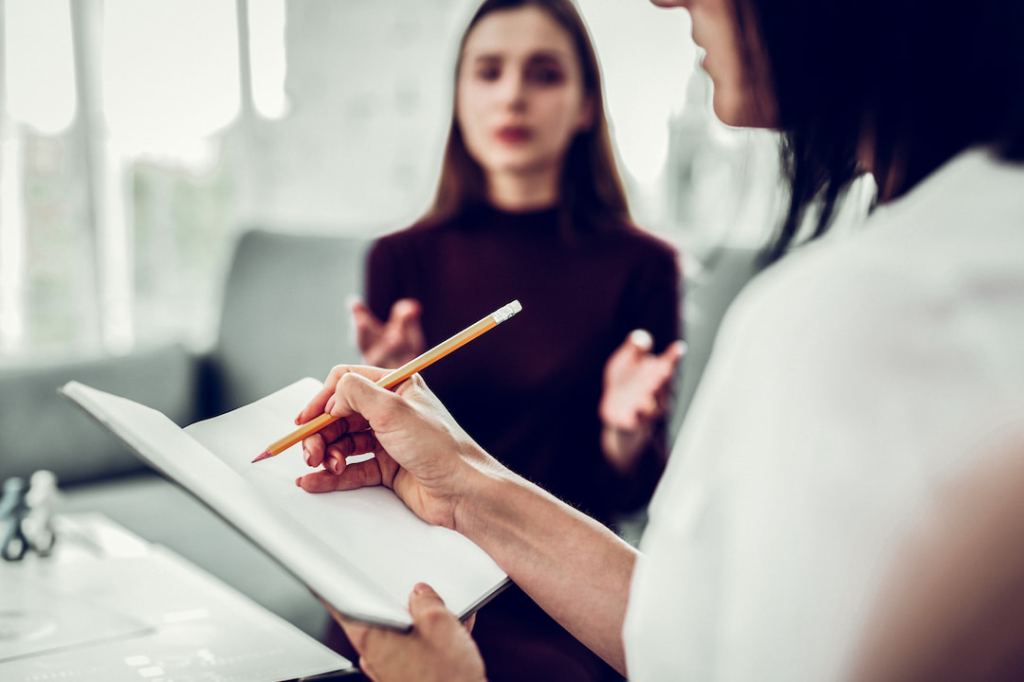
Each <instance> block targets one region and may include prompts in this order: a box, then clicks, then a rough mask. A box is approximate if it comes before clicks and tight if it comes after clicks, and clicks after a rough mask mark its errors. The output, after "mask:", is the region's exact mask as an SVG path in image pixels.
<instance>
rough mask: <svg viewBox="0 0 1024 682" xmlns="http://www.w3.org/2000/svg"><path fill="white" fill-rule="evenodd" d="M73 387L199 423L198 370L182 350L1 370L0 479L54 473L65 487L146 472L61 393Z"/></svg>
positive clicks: (173, 348)
mask: <svg viewBox="0 0 1024 682" xmlns="http://www.w3.org/2000/svg"><path fill="white" fill-rule="evenodd" d="M72 379H74V380H77V381H80V382H82V383H85V384H89V385H90V386H94V387H96V388H99V389H102V390H104V391H110V392H111V393H116V394H118V395H123V396H125V397H127V398H131V399H132V400H136V401H138V402H140V403H142V404H144V405H148V406H150V407H153V408H155V409H157V410H160V411H161V412H163V413H164V414H166V415H167V416H168V417H170V418H171V419H172V420H174V421H175V422H176V423H178V424H182V425H184V424H187V423H189V422H190V421H192V420H193V418H194V416H195V412H194V397H195V393H196V365H195V361H194V359H193V357H192V356H191V355H190V354H189V352H188V351H186V350H185V349H184V348H182V347H181V346H179V345H165V346H160V347H156V348H150V349H148V350H138V351H134V352H133V353H132V354H131V355H126V356H124V357H104V358H90V359H82V360H78V361H63V362H59V363H36V364H30V365H19V366H18V367H16V368H13V367H12V368H5V369H0V405H2V406H3V407H2V409H0V479H3V478H6V477H8V476H28V475H30V474H31V473H32V472H33V471H35V470H36V469H51V470H52V471H54V472H55V473H56V474H57V479H58V481H59V482H60V483H61V485H63V484H66V483H77V482H82V481H89V480H94V479H98V478H106V477H108V476H114V475H117V474H121V473H125V472H129V471H138V470H140V469H143V468H144V465H143V464H141V462H140V460H138V459H137V458H136V457H134V456H133V455H132V454H131V453H130V452H129V451H128V450H127V448H126V447H125V446H124V445H122V444H121V442H120V441H119V440H118V439H117V438H115V437H114V436H113V435H111V434H110V433H109V432H108V431H107V430H106V429H105V428H103V427H101V426H99V425H98V424H96V423H95V422H94V421H93V420H92V419H91V418H90V417H88V416H86V415H85V413H84V412H82V411H81V410H80V409H79V408H77V407H75V406H74V405H73V404H72V403H71V401H69V400H67V399H66V398H64V397H62V396H60V395H59V394H58V393H57V389H58V388H59V387H60V386H62V385H64V383H65V382H67V381H70V380H72Z"/></svg>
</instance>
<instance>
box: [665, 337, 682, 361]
mask: <svg viewBox="0 0 1024 682" xmlns="http://www.w3.org/2000/svg"><path fill="white" fill-rule="evenodd" d="M686 351H687V346H686V342H685V341H683V340H682V339H679V340H677V341H673V342H672V343H670V344H669V346H668V348H666V349H665V350H664V351H663V352H662V354H661V357H662V358H664V360H665V361H666V362H670V363H671V364H672V365H673V366H675V364H676V363H677V362H679V361H680V360H681V359H682V358H683V356H684V355H686Z"/></svg>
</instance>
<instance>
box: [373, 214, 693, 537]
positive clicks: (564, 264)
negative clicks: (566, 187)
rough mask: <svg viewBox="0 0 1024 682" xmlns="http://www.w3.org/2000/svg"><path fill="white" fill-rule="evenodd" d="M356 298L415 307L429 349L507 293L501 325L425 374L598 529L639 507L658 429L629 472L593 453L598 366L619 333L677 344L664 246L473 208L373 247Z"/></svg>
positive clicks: (490, 444)
mask: <svg viewBox="0 0 1024 682" xmlns="http://www.w3.org/2000/svg"><path fill="white" fill-rule="evenodd" d="M366 272H367V279H366V297H367V301H368V304H369V306H370V308H371V310H372V311H373V313H374V314H375V315H376V316H377V317H378V318H380V319H387V317H388V314H389V311H390V308H391V305H392V304H393V303H394V302H395V301H396V300H398V299H400V298H407V297H408V298H414V299H417V300H418V301H419V302H420V303H421V304H422V311H423V313H422V322H423V332H424V335H425V337H426V343H427V347H430V346H433V345H434V344H436V343H438V342H440V341H442V340H444V339H446V338H448V337H449V336H451V335H452V334H454V333H455V332H457V331H459V330H461V329H463V328H464V327H466V326H467V325H469V324H471V323H472V322H475V321H476V320H478V319H480V318H481V317H483V316H484V315H487V314H488V313H490V312H493V311H494V310H496V309H497V308H499V307H501V306H503V305H505V304H506V303H508V302H509V301H511V300H513V299H519V301H520V302H521V303H522V305H523V310H522V312H521V313H519V314H518V315H517V316H515V317H514V318H512V320H510V321H509V322H507V323H505V324H503V325H501V326H500V327H498V328H497V329H495V330H493V331H491V332H489V333H488V334H486V335H484V336H482V337H480V338H479V339H477V340H475V341H473V342H472V343H470V344H468V345H467V346H465V347H464V348H461V349H460V350H459V351H458V352H457V353H454V354H453V355H451V356H449V357H447V358H444V359H443V360H441V361H440V362H438V363H437V364H435V365H433V366H432V367H429V368H428V369H426V370H425V371H424V372H423V377H424V378H425V379H426V381H427V384H428V385H429V386H430V388H431V389H432V390H433V391H434V392H435V393H436V394H437V395H438V396H439V397H440V399H441V400H442V401H443V402H444V404H445V405H446V406H447V407H448V409H449V410H450V411H451V413H452V415H454V417H455V419H456V420H457V421H458V422H459V423H460V424H461V425H462V426H463V428H465V429H466V431H467V432H468V433H469V434H470V435H471V436H472V437H473V438H474V439H475V440H476V441H477V442H478V443H479V444H480V445H481V446H482V447H484V448H485V449H486V450H487V451H488V452H489V453H491V454H492V455H494V456H495V457H496V458H498V459H499V460H500V461H502V462H503V463H504V464H506V465H507V466H509V467H510V468H511V469H513V470H514V471H516V472H518V473H519V474H521V475H523V476H525V477H526V478H528V479H530V480H532V481H534V482H535V483H537V484H539V485H540V486H542V487H543V488H545V489H547V490H548V491H550V492H552V493H553V494H555V495H556V496H558V497H560V498H561V499H563V500H565V501H567V502H569V503H570V504H572V505H574V506H576V507H578V508H579V509H581V510H583V511H584V512H586V513H587V514H589V515H591V516H593V517H595V518H597V519H599V520H600V521H602V522H604V523H610V522H611V521H612V520H613V519H614V517H615V515H616V514H617V513H619V512H626V511H630V510H633V509H636V508H637V507H639V506H642V505H643V504H645V503H646V502H647V501H648V499H649V498H650V495H651V493H652V492H653V489H654V486H655V484H656V482H657V480H658V477H659V476H660V475H661V472H662V470H663V468H664V464H665V454H666V443H665V428H664V424H663V423H662V424H659V425H658V428H656V430H655V432H654V436H653V437H652V438H651V441H650V442H649V443H648V445H647V447H646V448H645V449H644V451H643V453H642V454H641V456H640V457H639V459H638V461H637V464H636V467H635V468H634V470H633V471H632V472H631V473H630V474H628V475H622V474H619V473H618V472H617V471H616V470H615V469H613V468H612V467H611V465H609V464H608V463H607V461H606V459H605V456H604V454H603V453H602V450H601V446H600V433H601V422H600V419H599V417H598V403H599V401H600V398H601V389H602V377H603V372H604V365H605V362H606V361H607V360H608V357H609V356H610V355H611V354H612V352H613V351H614V350H615V349H616V348H617V347H618V346H619V345H620V344H621V343H622V342H623V341H624V340H625V338H626V336H627V334H629V332H630V331H632V330H634V329H637V328H643V329H647V330H648V331H649V332H651V334H652V335H653V337H654V342H655V350H656V351H661V350H662V349H664V348H665V346H667V345H668V344H669V343H671V342H672V341H674V340H675V339H677V338H679V336H680V321H679V308H680V306H679V281H680V277H679V269H678V267H677V263H676V257H675V252H674V250H673V249H672V248H671V247H669V246H668V245H666V244H665V243H663V242H661V241H660V240H658V239H656V238H654V237H652V236H651V235H649V234H646V233H644V232H642V231H640V230H638V229H637V228H635V227H632V226H628V225H622V226H621V227H620V228H619V229H617V230H613V231H604V232H601V233H590V234H577V235H576V236H575V237H574V238H573V239H572V240H568V239H566V238H565V236H564V232H563V231H562V230H560V228H559V220H558V212H557V211H556V210H554V209H550V210H544V211H532V212H526V213H508V212H504V211H499V210H497V209H494V208H491V207H477V208H475V209H471V210H468V211H465V212H464V213H463V214H462V215H460V216H458V217H456V218H454V219H451V220H448V221H446V222H442V223H439V224H433V225H415V226H413V227H411V228H408V229H406V230H402V231H400V232H396V233H393V234H390V235H387V236H385V237H383V238H381V239H379V240H378V241H377V242H376V243H375V244H374V245H373V248H372V249H371V251H370V253H369V255H368V263H367V269H366Z"/></svg>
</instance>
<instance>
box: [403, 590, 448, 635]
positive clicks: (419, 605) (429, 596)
mask: <svg viewBox="0 0 1024 682" xmlns="http://www.w3.org/2000/svg"><path fill="white" fill-rule="evenodd" d="M438 611H442V612H444V613H448V609H447V608H446V607H445V605H444V600H443V599H441V596H440V595H439V594H438V593H437V592H435V591H434V588H433V587H431V586H430V585H428V584H426V583H416V586H415V587H413V588H412V593H411V594H410V595H409V614H410V615H411V616H412V623H413V626H414V627H415V628H417V629H422V628H423V626H424V624H425V622H426V620H427V619H428V618H436V617H437V616H436V615H434V616H431V615H430V614H432V613H434V614H436V613H437V612H438ZM449 615H451V618H452V619H454V618H455V616H454V615H452V614H449Z"/></svg>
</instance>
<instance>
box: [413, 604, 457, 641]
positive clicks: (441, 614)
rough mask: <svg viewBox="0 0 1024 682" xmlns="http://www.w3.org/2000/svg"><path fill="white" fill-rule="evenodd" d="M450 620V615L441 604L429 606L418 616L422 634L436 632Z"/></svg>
mask: <svg viewBox="0 0 1024 682" xmlns="http://www.w3.org/2000/svg"><path fill="white" fill-rule="evenodd" d="M450 620H451V615H450V614H449V613H448V611H446V610H445V609H444V607H442V606H431V607H430V608H429V609H427V610H426V611H424V612H423V613H422V614H421V617H420V628H421V629H422V630H423V632H424V634H429V633H432V632H437V631H438V630H439V629H441V628H443V627H444V626H445V625H447V624H448V622H449V621H450Z"/></svg>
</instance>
